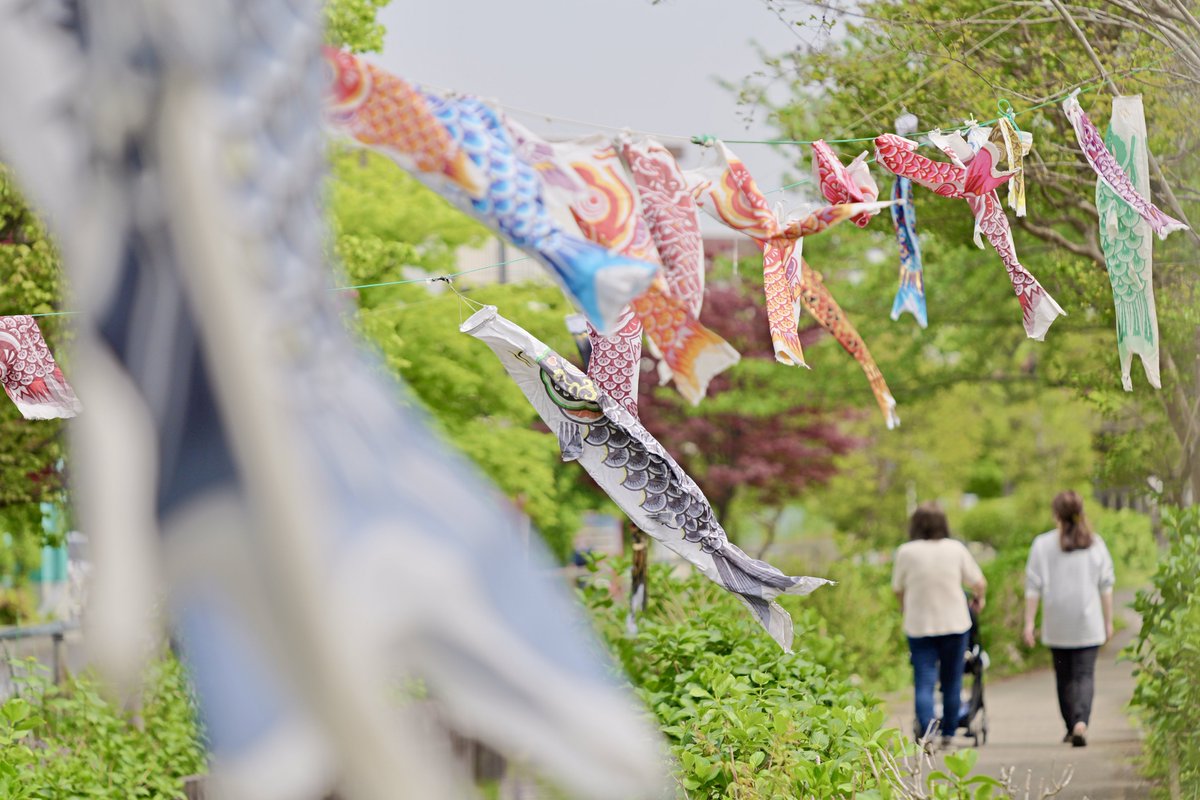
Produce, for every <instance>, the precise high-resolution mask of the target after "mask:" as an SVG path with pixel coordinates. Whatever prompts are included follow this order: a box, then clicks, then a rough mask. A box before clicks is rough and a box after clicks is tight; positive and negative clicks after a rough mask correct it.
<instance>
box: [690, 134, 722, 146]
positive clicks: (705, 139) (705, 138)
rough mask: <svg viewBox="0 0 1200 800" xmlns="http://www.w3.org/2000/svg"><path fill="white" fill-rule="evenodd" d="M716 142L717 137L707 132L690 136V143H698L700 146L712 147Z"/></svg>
mask: <svg viewBox="0 0 1200 800" xmlns="http://www.w3.org/2000/svg"><path fill="white" fill-rule="evenodd" d="M716 143H717V137H715V136H713V135H711V134H708V133H702V134H700V135H699V136H693V137H692V144H698V145H700V146H701V147H712V146H713V145H714V144H716Z"/></svg>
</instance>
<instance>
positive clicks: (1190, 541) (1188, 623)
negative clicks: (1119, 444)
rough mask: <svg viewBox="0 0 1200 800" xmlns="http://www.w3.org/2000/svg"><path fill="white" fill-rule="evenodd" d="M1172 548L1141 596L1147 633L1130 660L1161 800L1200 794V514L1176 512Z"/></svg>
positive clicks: (1168, 519) (1171, 520) (1170, 521)
mask: <svg viewBox="0 0 1200 800" xmlns="http://www.w3.org/2000/svg"><path fill="white" fill-rule="evenodd" d="M1163 521H1164V524H1165V526H1166V529H1167V531H1168V533H1169V537H1170V542H1171V546H1170V550H1169V551H1168V552H1167V554H1166V555H1165V556H1164V557H1163V559H1162V560H1161V561H1160V562H1159V565H1158V571H1157V572H1156V573H1155V574H1154V580H1153V586H1152V588H1151V589H1148V590H1143V591H1141V592H1138V596H1137V602H1136V603H1135V606H1134V607H1135V609H1136V610H1137V612H1138V614H1140V615H1141V617H1142V627H1141V630H1140V631H1139V632H1138V635H1137V638H1136V639H1135V640H1134V641H1133V643H1132V644H1131V645H1130V646H1129V648H1128V650H1127V654H1128V655H1129V656H1130V657H1131V658H1132V659H1133V660H1134V661H1135V663H1136V664H1137V667H1136V669H1135V670H1134V674H1135V676H1136V680H1137V684H1136V688H1135V689H1134V693H1133V705H1134V706H1135V707H1137V708H1138V709H1139V710H1140V711H1141V713H1142V718H1143V722H1144V727H1145V731H1146V738H1145V746H1144V750H1145V754H1146V760H1145V766H1146V770H1147V772H1148V773H1149V774H1150V775H1151V776H1152V777H1154V778H1157V779H1159V780H1160V781H1163V782H1164V783H1165V784H1166V785H1165V786H1161V787H1160V788H1159V789H1158V792H1157V796H1161V797H1167V796H1172V797H1196V796H1198V795H1200V682H1197V680H1196V676H1197V675H1200V594H1197V592H1196V576H1197V575H1198V574H1200V508H1198V507H1195V506H1193V507H1191V508H1188V509H1185V510H1169V511H1168V512H1167V513H1165V514H1164V515H1163Z"/></svg>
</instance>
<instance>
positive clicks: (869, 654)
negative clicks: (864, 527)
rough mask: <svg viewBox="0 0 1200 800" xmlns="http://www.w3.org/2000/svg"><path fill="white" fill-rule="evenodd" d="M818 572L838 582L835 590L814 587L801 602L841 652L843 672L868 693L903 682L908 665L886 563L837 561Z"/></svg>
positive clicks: (908, 678)
mask: <svg viewBox="0 0 1200 800" xmlns="http://www.w3.org/2000/svg"><path fill="white" fill-rule="evenodd" d="M820 574H821V576H822V577H826V578H829V579H831V580H834V581H837V590H836V591H819V592H815V593H814V594H812V595H811V596H809V597H808V598H807V599H806V600H805V601H804V605H805V608H808V609H811V610H812V611H813V612H815V614H816V616H817V633H818V634H819V635H821V636H823V637H828V638H829V639H830V640H831V641H832V642H833V644H834V647H835V648H836V650H837V652H838V653H839V654H840V655H839V664H838V666H839V668H840V669H841V671H842V672H843V674H845V675H847V676H849V678H850V680H852V681H856V682H858V681H861V684H860V685H861V686H862V687H863V688H864V689H867V690H868V691H872V692H888V691H893V690H896V689H899V688H901V687H903V686H906V685H907V684H908V683H909V682H910V681H911V680H912V670H911V667H910V666H909V661H908V644H907V640H906V639H905V638H904V630H903V617H902V615H901V613H900V605H899V603H897V602H896V596H895V594H893V593H892V567H891V565H890V564H858V563H854V562H853V561H851V560H842V561H838V562H837V563H834V564H831V565H829V567H828V568H827V569H824V570H822V571H821V573H820Z"/></svg>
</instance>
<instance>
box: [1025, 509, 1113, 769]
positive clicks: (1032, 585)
mask: <svg viewBox="0 0 1200 800" xmlns="http://www.w3.org/2000/svg"><path fill="white" fill-rule="evenodd" d="M1053 509H1054V518H1055V520H1056V522H1057V525H1056V527H1055V529H1054V530H1052V531H1047V532H1046V533H1043V534H1042V535H1040V536H1038V537H1037V538H1036V539H1034V540H1033V546H1032V547H1031V548H1030V549H1029V562H1028V564H1027V565H1026V567H1025V644H1027V645H1029V646H1030V647H1033V645H1034V631H1033V623H1034V617H1035V616H1036V615H1037V608H1038V601H1039V600H1040V601H1041V603H1042V644H1044V645H1046V646H1047V647H1049V648H1050V652H1051V653H1052V654H1053V655H1054V677H1055V680H1056V682H1057V684H1058V707H1059V710H1060V711H1061V712H1062V717H1063V722H1065V723H1066V726H1067V735H1066V736H1065V737H1064V738H1063V741H1064V742H1071V744H1073V745H1074V746H1075V747H1083V746H1084V745H1086V744H1087V727H1088V721H1089V719H1090V717H1091V713H1092V695H1093V692H1094V689H1095V672H1096V655H1097V653H1098V652H1099V650H1100V645H1102V644H1104V643H1105V642H1107V641H1108V640H1109V639H1111V638H1112V635H1113V624H1112V619H1113V616H1112V613H1113V612H1112V607H1113V600H1112V589H1113V582H1114V576H1113V562H1112V557H1111V556H1110V555H1109V554H1108V548H1107V547H1105V546H1104V541H1103V540H1102V539H1101V538H1100V536H1099V535H1098V534H1096V533H1094V532H1093V531H1092V529H1091V526H1090V525H1089V524H1088V521H1087V517H1085V516H1084V514H1083V500H1082V499H1081V498H1080V496H1079V495H1078V493H1076V492H1072V491H1067V492H1060V493H1059V494H1058V496H1057V497H1055V498H1054V503H1053Z"/></svg>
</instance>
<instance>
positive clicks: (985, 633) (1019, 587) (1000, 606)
mask: <svg viewBox="0 0 1200 800" xmlns="http://www.w3.org/2000/svg"><path fill="white" fill-rule="evenodd" d="M1027 558H1028V552H1027V551H1025V550H1023V549H1022V550H1009V551H1007V552H1002V553H999V554H998V555H997V556H996V557H995V558H993V559H992V560H991V561H988V562H986V563H984V564H981V565H980V567H981V568H982V569H983V576H984V577H985V578H986V579H987V582H988V590H987V604H986V605H985V606H984V609H983V613H982V614H981V615H980V618H979V635H980V640H981V641H982V643H983V648H984V649H985V650H986V651H987V653H988V658H989V659H990V660H991V665H990V667H989V669H990V671H991V676H993V677H998V676H1001V675H1012V674H1015V673H1018V672H1023V671H1025V670H1028V669H1033V668H1035V667H1039V666H1044V665H1046V664H1048V663H1049V660H1050V654H1049V651H1048V650H1046V648H1044V647H1039V648H1035V649H1033V650H1030V649H1029V648H1028V647H1026V646H1025V644H1024V643H1023V642H1022V641H1021V632H1022V630H1023V627H1024V622H1025V561H1026V559H1027Z"/></svg>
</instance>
